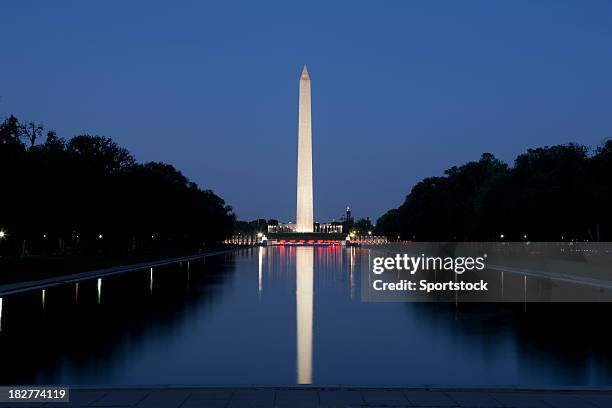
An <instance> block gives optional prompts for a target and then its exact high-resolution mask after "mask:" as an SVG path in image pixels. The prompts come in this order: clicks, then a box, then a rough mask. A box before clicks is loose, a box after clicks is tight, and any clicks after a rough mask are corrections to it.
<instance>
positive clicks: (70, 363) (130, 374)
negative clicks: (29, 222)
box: [0, 247, 612, 386]
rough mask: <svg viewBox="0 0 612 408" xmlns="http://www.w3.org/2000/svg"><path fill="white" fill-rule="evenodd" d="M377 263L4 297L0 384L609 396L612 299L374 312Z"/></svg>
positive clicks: (316, 255)
mask: <svg viewBox="0 0 612 408" xmlns="http://www.w3.org/2000/svg"><path fill="white" fill-rule="evenodd" d="M365 256H367V249H358V248H349V249H339V248H305V247H303V248H252V249H245V250H241V251H238V252H235V253H232V254H225V255H219V256H215V257H209V258H207V259H206V260H205V261H198V262H189V263H187V262H183V263H182V264H176V265H171V266H168V267H163V268H155V269H153V270H150V269H146V270H142V271H140V272H134V273H130V274H125V275H120V276H115V277H110V278H105V279H102V280H97V279H94V280H91V281H86V282H81V283H79V284H78V285H77V284H69V285H64V286H61V287H55V288H49V289H47V290H45V291H44V292H43V291H35V292H30V293H26V294H21V295H14V296H7V297H4V299H2V301H1V303H0V361H1V367H2V369H1V370H0V383H2V384H34V383H45V384H92V385H94V384H96V385H98V384H100V385H130V384H132V385H144V384H194V385H195V384H209V385H212V384H232V385H240V384H258V385H291V384H315V385H316V384H320V385H328V384H350V385H422V384H431V385H529V386H544V385H597V386H601V385H612V341H611V340H612V334H610V332H609V328H608V327H609V316H610V314H611V312H612V308H611V307H610V305H609V304H578V305H576V304H573V305H570V304H568V305H563V304H548V305H536V304H527V305H523V304H459V305H455V304H452V303H365V302H361V300H360V293H359V292H360V281H359V278H360V270H359V268H360V265H361V258H362V257H365Z"/></svg>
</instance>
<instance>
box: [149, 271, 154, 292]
mask: <svg viewBox="0 0 612 408" xmlns="http://www.w3.org/2000/svg"><path fill="white" fill-rule="evenodd" d="M149 292H150V293H151V294H153V268H151V276H150V277H149Z"/></svg>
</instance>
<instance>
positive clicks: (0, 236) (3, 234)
mask: <svg viewBox="0 0 612 408" xmlns="http://www.w3.org/2000/svg"><path fill="white" fill-rule="evenodd" d="M4 238H6V231H4V230H0V239H4Z"/></svg>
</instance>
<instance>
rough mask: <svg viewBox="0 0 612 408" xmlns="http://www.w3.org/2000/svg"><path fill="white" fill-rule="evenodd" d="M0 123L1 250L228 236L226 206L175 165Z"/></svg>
mask: <svg viewBox="0 0 612 408" xmlns="http://www.w3.org/2000/svg"><path fill="white" fill-rule="evenodd" d="M43 133H44V128H43V126H42V125H39V124H36V123H33V122H29V123H22V122H20V121H19V120H18V119H17V118H16V117H14V116H10V117H8V118H6V119H5V120H4V121H3V122H2V124H0V230H1V231H2V234H1V235H3V237H2V238H1V242H0V251H2V252H0V255H2V254H4V255H5V256H8V255H14V256H23V255H28V254H50V253H63V252H64V251H66V250H67V249H68V250H71V251H90V250H91V251H97V252H105V253H107V252H121V251H134V250H139V249H143V248H160V247H164V246H170V247H176V248H183V249H188V248H191V249H196V248H199V247H201V246H202V245H206V244H212V243H215V242H218V241H220V240H222V239H223V238H225V237H226V236H228V235H230V234H231V232H232V230H233V228H234V222H235V216H234V214H233V213H232V208H231V207H230V206H228V205H226V204H225V202H224V201H223V200H222V199H221V198H220V197H219V196H217V195H216V194H214V193H213V192H212V191H211V190H203V189H200V188H199V187H198V185H197V184H196V183H194V182H192V181H190V180H189V179H188V178H187V177H185V176H184V175H183V174H181V172H180V171H178V170H177V169H175V168H174V167H173V166H171V165H169V164H165V163H160V162H148V163H142V164H141V163H137V162H136V160H135V159H134V157H133V156H132V155H131V154H130V152H128V151H127V150H126V149H124V148H122V147H120V146H119V145H117V143H115V142H114V141H113V140H112V139H110V138H108V137H103V136H94V135H87V134H84V135H78V136H75V137H73V138H71V139H69V140H65V139H63V138H61V137H59V136H58V135H57V134H56V133H55V132H53V131H48V132H47V133H46V137H45V140H44V141H43V140H42V139H43V137H44V136H43Z"/></svg>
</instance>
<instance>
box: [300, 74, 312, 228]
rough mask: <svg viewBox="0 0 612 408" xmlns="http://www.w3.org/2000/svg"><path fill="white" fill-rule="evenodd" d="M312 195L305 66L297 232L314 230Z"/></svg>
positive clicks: (301, 85) (301, 96) (308, 102)
mask: <svg viewBox="0 0 612 408" xmlns="http://www.w3.org/2000/svg"><path fill="white" fill-rule="evenodd" d="M312 208H313V197H312V123H311V116H310V77H309V76H308V70H307V69H306V66H304V70H303V71H302V76H301V77H300V113H299V127H298V172H297V216H296V231H297V232H313V230H314V219H313V209H312Z"/></svg>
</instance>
